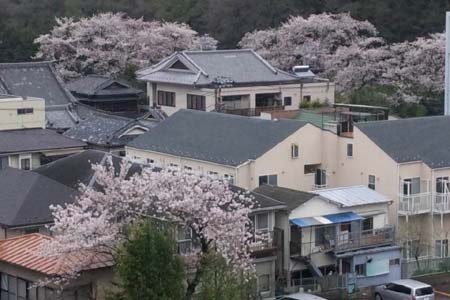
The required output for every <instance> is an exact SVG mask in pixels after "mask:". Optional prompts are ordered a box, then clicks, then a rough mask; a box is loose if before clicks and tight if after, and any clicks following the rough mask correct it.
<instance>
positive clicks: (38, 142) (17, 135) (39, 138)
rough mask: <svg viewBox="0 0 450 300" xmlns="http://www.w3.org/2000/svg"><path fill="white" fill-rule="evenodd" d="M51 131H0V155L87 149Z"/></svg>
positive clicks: (75, 141) (83, 144)
mask: <svg viewBox="0 0 450 300" xmlns="http://www.w3.org/2000/svg"><path fill="white" fill-rule="evenodd" d="M85 146H86V143H84V142H81V141H77V140H73V139H71V138H68V137H65V136H63V135H61V134H59V133H56V132H55V131H53V130H50V129H39V128H37V129H20V130H4V131H0V154H4V153H18V152H32V151H42V150H52V149H64V148H77V147H85Z"/></svg>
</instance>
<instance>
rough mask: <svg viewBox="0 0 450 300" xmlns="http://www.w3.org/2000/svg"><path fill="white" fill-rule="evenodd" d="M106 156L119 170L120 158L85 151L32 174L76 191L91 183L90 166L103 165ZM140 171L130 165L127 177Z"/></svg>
mask: <svg viewBox="0 0 450 300" xmlns="http://www.w3.org/2000/svg"><path fill="white" fill-rule="evenodd" d="M107 156H110V157H111V158H112V162H113V166H114V169H115V170H120V164H121V162H122V158H121V157H119V156H115V155H111V154H110V153H107V152H103V151H98V150H86V151H83V152H81V153H76V154H73V155H70V156H67V157H64V158H61V159H58V160H55V161H53V162H51V163H48V164H46V165H43V166H41V167H39V168H37V169H34V170H33V172H36V173H39V174H41V175H43V176H46V177H48V178H50V179H52V180H55V181H58V182H59V183H62V184H64V185H66V186H68V187H71V188H74V189H78V188H79V186H80V184H84V185H89V184H90V183H92V180H93V177H94V170H93V169H92V164H101V165H104V164H105V163H106V157H107ZM140 170H141V166H140V165H138V164H132V165H131V167H130V170H129V173H128V176H131V175H133V174H135V173H136V172H139V171H140Z"/></svg>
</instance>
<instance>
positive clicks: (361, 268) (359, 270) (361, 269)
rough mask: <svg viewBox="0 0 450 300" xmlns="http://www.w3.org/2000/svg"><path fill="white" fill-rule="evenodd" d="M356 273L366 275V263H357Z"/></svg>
mask: <svg viewBox="0 0 450 300" xmlns="http://www.w3.org/2000/svg"><path fill="white" fill-rule="evenodd" d="M355 273H356V275H357V276H366V264H359V265H355Z"/></svg>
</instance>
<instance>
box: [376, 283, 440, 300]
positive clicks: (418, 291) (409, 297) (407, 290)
mask: <svg viewBox="0 0 450 300" xmlns="http://www.w3.org/2000/svg"><path fill="white" fill-rule="evenodd" d="M375 300H434V290H433V287H432V286H431V285H429V284H426V283H423V282H420V281H417V280H412V279H402V280H397V281H393V282H391V283H388V284H386V285H381V286H378V287H376V288H375Z"/></svg>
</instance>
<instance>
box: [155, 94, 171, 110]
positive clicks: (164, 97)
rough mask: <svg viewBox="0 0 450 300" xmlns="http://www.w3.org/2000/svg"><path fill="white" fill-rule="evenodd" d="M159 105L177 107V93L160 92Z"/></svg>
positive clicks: (158, 95) (158, 96)
mask: <svg viewBox="0 0 450 300" xmlns="http://www.w3.org/2000/svg"><path fill="white" fill-rule="evenodd" d="M156 97H157V103H158V105H160V106H171V107H175V106H176V99H175V98H176V95H175V92H169V91H158V93H157V96H156Z"/></svg>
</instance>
